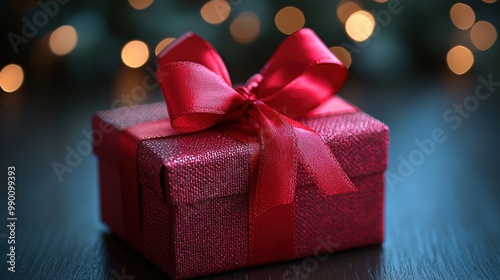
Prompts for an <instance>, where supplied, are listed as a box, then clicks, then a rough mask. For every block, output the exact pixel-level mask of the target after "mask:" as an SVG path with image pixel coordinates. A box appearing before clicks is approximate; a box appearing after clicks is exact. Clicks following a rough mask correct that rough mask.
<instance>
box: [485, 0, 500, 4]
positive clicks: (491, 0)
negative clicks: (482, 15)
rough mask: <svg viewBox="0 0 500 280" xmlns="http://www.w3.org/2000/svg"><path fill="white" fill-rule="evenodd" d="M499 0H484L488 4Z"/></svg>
mask: <svg viewBox="0 0 500 280" xmlns="http://www.w3.org/2000/svg"><path fill="white" fill-rule="evenodd" d="M496 1H497V0H483V2H484V3H487V4H493V3H495V2H496Z"/></svg>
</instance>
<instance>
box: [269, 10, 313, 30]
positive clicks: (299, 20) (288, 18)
mask: <svg viewBox="0 0 500 280" xmlns="http://www.w3.org/2000/svg"><path fill="white" fill-rule="evenodd" d="M274 22H275V23H276V27H277V28H278V30H279V31H281V32H282V33H284V34H287V35H289V34H292V33H293V32H295V31H297V30H299V29H301V28H302V27H303V26H304V24H305V23H306V19H305V17H304V13H302V11H301V10H299V9H298V8H296V7H292V6H288V7H284V8H283V9H281V10H279V12H278V13H277V14H276V16H275V17H274Z"/></svg>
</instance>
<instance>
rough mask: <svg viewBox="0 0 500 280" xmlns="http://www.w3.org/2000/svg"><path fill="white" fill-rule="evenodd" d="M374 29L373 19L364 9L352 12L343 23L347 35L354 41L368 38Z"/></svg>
mask: <svg viewBox="0 0 500 280" xmlns="http://www.w3.org/2000/svg"><path fill="white" fill-rule="evenodd" d="M374 29H375V19H374V18H373V16H372V15H371V14H370V13H369V12H367V11H364V10H361V11H357V12H354V13H353V14H352V15H350V16H349V18H348V19H347V21H346V23H345V30H346V32H347V35H349V37H351V39H353V40H354V41H357V42H363V41H365V40H366V39H368V38H369V37H370V36H371V35H372V33H373V30H374Z"/></svg>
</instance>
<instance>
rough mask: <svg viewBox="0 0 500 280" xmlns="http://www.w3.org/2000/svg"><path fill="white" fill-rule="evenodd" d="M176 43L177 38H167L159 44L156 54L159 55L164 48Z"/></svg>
mask: <svg viewBox="0 0 500 280" xmlns="http://www.w3.org/2000/svg"><path fill="white" fill-rule="evenodd" d="M173 41H175V38H165V39H163V40H161V41H160V42H158V44H157V45H156V48H155V54H156V55H158V54H159V53H160V52H161V51H162V50H163V49H164V48H166V47H167V46H168V45H170V43H172V42H173Z"/></svg>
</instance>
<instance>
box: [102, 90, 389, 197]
mask: <svg viewBox="0 0 500 280" xmlns="http://www.w3.org/2000/svg"><path fill="white" fill-rule="evenodd" d="M335 98H340V97H335ZM165 118H167V110H166V106H165V103H163V102H159V103H154V104H147V105H138V106H134V107H123V108H117V109H112V110H107V111H101V112H97V113H96V114H95V115H94V118H93V126H94V135H96V134H99V133H96V132H97V131H99V132H100V133H102V135H103V137H100V139H95V141H94V151H95V153H96V154H97V155H98V156H99V157H100V158H101V160H106V161H107V162H108V164H110V165H111V166H114V167H115V168H116V169H118V160H119V151H118V145H117V139H118V135H119V133H120V132H121V131H122V130H124V129H126V128H128V127H131V126H134V125H138V124H141V123H144V122H150V121H156V120H161V119H165ZM299 121H301V122H302V123H304V124H305V125H307V126H309V127H311V128H312V129H314V130H315V131H317V132H318V133H319V134H320V136H321V137H322V138H323V139H324V140H325V141H326V142H327V143H328V145H329V147H330V148H331V149H332V152H333V154H334V155H335V156H336V158H337V160H338V162H339V163H340V165H341V166H342V167H343V169H344V170H345V172H346V173H347V175H348V176H349V177H350V178H355V177H362V176H368V175H371V174H374V173H380V172H384V171H385V170H386V168H387V149H388V147H387V146H388V127H387V126H386V125H385V124H383V123H382V122H380V121H378V120H376V119H374V118H373V117H371V116H369V115H368V114H366V113H364V112H361V111H358V112H353V113H346V114H338V115H333V116H320V117H311V118H304V119H301V120H299ZM97 140H100V141H97ZM252 149H255V147H254V146H251V145H248V144H246V143H243V142H241V141H240V140H237V139H235V138H233V137H231V136H229V135H226V134H224V133H223V132H221V131H220V130H218V129H214V128H210V129H206V130H203V131H200V132H196V133H187V134H179V135H175V136H169V137H164V138H158V139H150V140H145V141H143V142H141V143H140V144H139V148H138V157H137V160H138V176H139V182H140V184H141V186H142V187H148V188H154V189H155V190H156V191H157V192H158V194H159V195H162V196H163V197H164V199H165V200H166V201H167V202H169V203H172V204H174V205H178V204H183V203H194V202H197V201H199V200H206V199H213V198H217V197H224V196H231V195H235V194H241V193H248V192H249V191H250V155H251V153H252V152H254V150H252ZM296 175H297V182H298V186H299V187H300V186H306V185H311V184H313V182H312V179H311V178H310V177H309V176H308V175H307V173H306V171H305V170H304V168H303V167H302V166H299V169H298V172H297V174H296Z"/></svg>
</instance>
